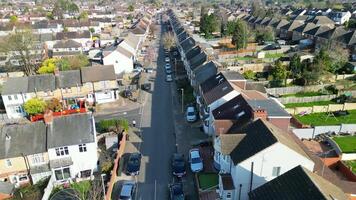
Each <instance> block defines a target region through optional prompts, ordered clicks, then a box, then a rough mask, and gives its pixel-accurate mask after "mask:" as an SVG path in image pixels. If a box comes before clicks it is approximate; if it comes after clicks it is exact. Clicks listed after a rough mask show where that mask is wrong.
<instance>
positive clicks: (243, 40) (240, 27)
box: [231, 20, 248, 49]
mask: <svg viewBox="0 0 356 200" xmlns="http://www.w3.org/2000/svg"><path fill="white" fill-rule="evenodd" d="M231 40H232V44H233V45H235V46H236V49H245V48H246V47H247V41H248V29H247V24H246V22H244V21H242V20H237V21H236V25H235V31H234V32H233V35H232V39H231Z"/></svg>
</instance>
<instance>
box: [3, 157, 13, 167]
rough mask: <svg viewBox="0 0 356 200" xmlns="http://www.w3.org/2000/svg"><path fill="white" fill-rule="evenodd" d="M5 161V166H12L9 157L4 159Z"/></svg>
mask: <svg viewBox="0 0 356 200" xmlns="http://www.w3.org/2000/svg"><path fill="white" fill-rule="evenodd" d="M5 163H6V167H11V166H12V163H11V160H10V159H6V161H5Z"/></svg>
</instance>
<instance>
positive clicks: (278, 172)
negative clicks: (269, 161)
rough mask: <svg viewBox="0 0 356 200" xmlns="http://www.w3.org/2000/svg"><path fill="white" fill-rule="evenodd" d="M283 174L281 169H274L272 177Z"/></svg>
mask: <svg viewBox="0 0 356 200" xmlns="http://www.w3.org/2000/svg"><path fill="white" fill-rule="evenodd" d="M280 173H281V167H273V170H272V176H279V174H280Z"/></svg>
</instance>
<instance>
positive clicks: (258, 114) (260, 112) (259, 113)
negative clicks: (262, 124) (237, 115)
mask: <svg viewBox="0 0 356 200" xmlns="http://www.w3.org/2000/svg"><path fill="white" fill-rule="evenodd" d="M267 116H268V114H267V111H266V110H265V109H262V108H257V109H256V110H254V112H253V118H254V119H258V118H261V119H264V120H267Z"/></svg>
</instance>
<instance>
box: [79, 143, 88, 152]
mask: <svg viewBox="0 0 356 200" xmlns="http://www.w3.org/2000/svg"><path fill="white" fill-rule="evenodd" d="M79 152H87V145H86V144H80V145H79Z"/></svg>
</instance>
